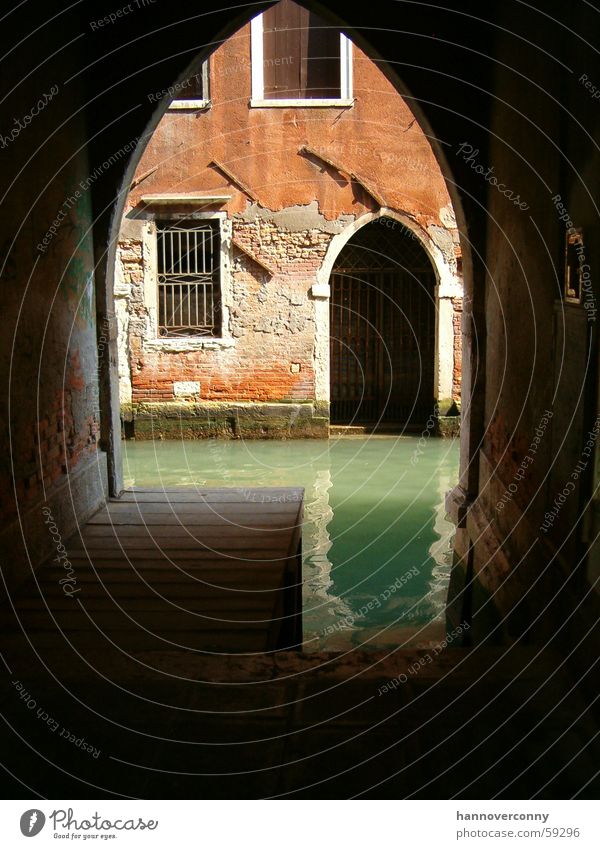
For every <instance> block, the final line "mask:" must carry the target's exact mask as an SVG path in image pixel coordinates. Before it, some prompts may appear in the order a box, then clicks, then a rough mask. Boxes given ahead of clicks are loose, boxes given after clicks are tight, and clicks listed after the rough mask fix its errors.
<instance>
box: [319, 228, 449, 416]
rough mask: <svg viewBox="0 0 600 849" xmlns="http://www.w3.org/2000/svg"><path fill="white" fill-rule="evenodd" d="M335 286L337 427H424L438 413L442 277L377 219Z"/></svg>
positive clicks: (413, 242)
mask: <svg viewBox="0 0 600 849" xmlns="http://www.w3.org/2000/svg"><path fill="white" fill-rule="evenodd" d="M330 283H331V300H330V381H331V395H330V397H331V410H330V414H331V422H332V424H377V423H382V424H386V425H397V426H398V427H399V428H404V427H406V426H416V425H421V424H424V423H425V422H426V421H427V419H428V417H429V416H430V415H431V413H432V411H433V409H434V361H435V285H436V275H435V272H434V269H433V266H432V264H431V261H430V259H429V257H428V256H427V253H426V252H425V250H424V249H423V247H422V246H421V244H420V242H419V241H418V239H417V238H416V237H415V236H414V234H413V233H412V232H411V231H410V230H408V228H406V227H404V226H403V225H402V224H401V223H400V222H398V221H396V220H394V219H392V218H387V217H382V218H378V219H376V220H374V221H372V222H370V223H369V224H366V225H365V226H364V227H362V228H361V229H360V230H358V232H357V233H356V234H355V235H354V236H353V237H352V238H351V239H350V241H348V242H347V244H346V245H345V246H344V248H343V249H342V251H341V252H340V254H339V256H338V257H337V259H336V261H335V264H334V266H333V269H332V272H331V278H330Z"/></svg>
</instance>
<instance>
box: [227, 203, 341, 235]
mask: <svg viewBox="0 0 600 849" xmlns="http://www.w3.org/2000/svg"><path fill="white" fill-rule="evenodd" d="M354 218H355V216H354V215H341V216H340V217H339V218H337V219H336V220H335V221H328V220H327V219H326V218H325V216H324V215H323V214H322V213H321V212H320V211H319V204H318V202H317V201H316V200H314V201H312V203H308V204H306V205H305V206H290V207H288V208H287V209H282V210H281V211H280V212H273V210H270V209H265V208H264V207H262V206H260V205H259V204H256V203H253V204H248V207H247V208H246V210H245V212H243V213H241V214H239V215H234V216H233V219H234V220H239V221H246V222H249V223H252V222H254V221H257V220H262V221H271V222H272V223H273V224H275V225H276V226H277V227H278V228H279V229H280V230H284V231H287V232H288V233H300V232H302V231H303V230H319V231H321V232H322V233H332V234H337V233H341V232H342V231H343V230H344V228H345V227H347V226H348V224H351V223H352V222H353V221H354Z"/></svg>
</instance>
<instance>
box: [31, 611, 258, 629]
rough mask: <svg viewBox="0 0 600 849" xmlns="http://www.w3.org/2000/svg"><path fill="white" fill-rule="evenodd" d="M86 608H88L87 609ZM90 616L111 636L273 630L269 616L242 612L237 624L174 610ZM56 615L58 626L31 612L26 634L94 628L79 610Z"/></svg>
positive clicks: (43, 614) (45, 615)
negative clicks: (140, 631) (145, 632)
mask: <svg viewBox="0 0 600 849" xmlns="http://www.w3.org/2000/svg"><path fill="white" fill-rule="evenodd" d="M83 607H84V608H85V605H83ZM127 612H129V611H127ZM88 613H89V616H90V618H91V619H92V620H93V622H94V623H95V626H96V628H100V630H103V631H107V632H108V633H109V634H110V633H112V632H113V631H136V630H138V629H139V628H147V629H148V630H149V631H150V632H151V633H153V634H158V633H163V634H166V633H167V632H169V631H170V632H173V633H176V632H180V631H183V632H185V631H240V630H243V631H257V630H258V631H266V630H268V628H269V627H271V618H270V616H268V615H267V616H260V615H259V616H257V615H255V616H251V615H249V611H242V613H243V614H244V615H242V616H241V617H240V618H239V619H238V620H237V621H236V620H234V618H233V617H232V616H230V615H229V614H228V615H227V616H225V615H224V616H222V617H220V616H218V615H217V614H214V613H211V614H208V615H207V616H203V615H202V614H201V613H186V612H183V611H180V610H173V611H172V612H168V613H167V612H160V611H155V610H150V611H149V610H140V611H136V613H135V615H134V614H133V612H132V613H131V618H128V616H127V615H126V614H125V613H122V612H120V611H119V610H118V609H117V608H113V609H112V610H96V611H95V612H94V615H93V616H92V611H91V610H90V611H88ZM53 614H54V619H55V620H56V625H54V622H53V619H52V617H51V616H50V615H49V614H48V613H47V612H46V611H44V612H37V611H29V612H28V613H27V615H26V616H24V617H23V626H24V629H25V631H26V632H27V633H28V634H30V633H31V632H32V631H46V630H53V628H54V627H57V626H58V627H60V628H61V629H62V630H66V631H81V630H85V629H86V628H87V627H90V628H93V627H94V625H93V624H91V623H90V622H89V619H88V617H87V616H86V614H85V613H84V612H83V611H82V610H80V609H79V607H77V608H72V609H71V610H57V611H53Z"/></svg>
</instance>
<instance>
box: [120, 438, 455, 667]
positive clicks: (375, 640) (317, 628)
mask: <svg viewBox="0 0 600 849" xmlns="http://www.w3.org/2000/svg"><path fill="white" fill-rule="evenodd" d="M123 445H124V475H125V484H126V486H157V485H158V486H165V487H172V486H186V487H193V486H197V487H218V486H225V487H226V486H231V487H245V486H302V487H304V488H305V509H304V526H303V532H302V539H303V620H304V648H305V650H307V651H310V650H317V649H318V650H332V651H338V650H345V649H349V648H358V647H361V648H363V649H370V648H378V649H380V648H387V647H389V648H392V647H397V646H402V645H405V646H409V645H410V646H412V645H428V644H429V643H430V642H435V641H437V640H439V639H441V638H442V636H443V633H444V608H445V599H446V592H447V589H448V580H449V575H450V552H451V543H452V535H453V526H452V525H451V524H450V523H449V522H448V521H446V519H445V511H444V496H445V493H446V492H447V491H448V490H449V489H451V488H452V487H453V486H455V485H456V482H457V478H458V441H457V440H442V439H431V438H424V437H420V438H419V437H411V436H400V437H395V436H369V437H347V436H344V437H339V438H332V439H330V440H290V441H262V440H261V441H241V440H240V441H237V440H232V441H227V440H206V441H204V440H198V441H180V442H175V441H173V442H168V441H166V442H132V441H128V442H125V443H123ZM257 510H260V505H259V504H257Z"/></svg>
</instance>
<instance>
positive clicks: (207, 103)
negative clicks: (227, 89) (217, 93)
mask: <svg viewBox="0 0 600 849" xmlns="http://www.w3.org/2000/svg"><path fill="white" fill-rule="evenodd" d="M211 106H212V101H211V100H172V101H171V103H169V107H168V109H167V111H168V112H180V111H181V110H182V109H183V110H185V109H193V110H194V111H196V110H198V109H210V108H211Z"/></svg>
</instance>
